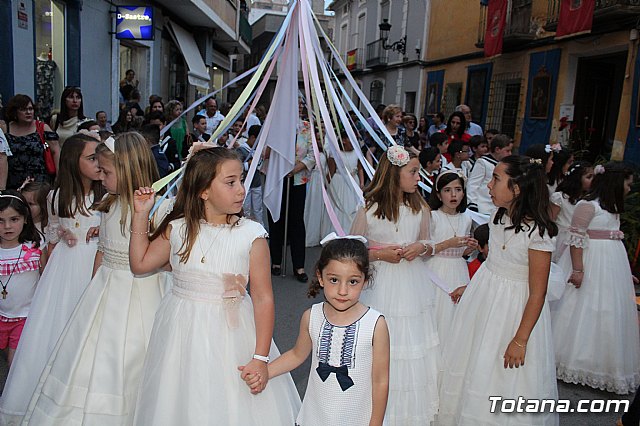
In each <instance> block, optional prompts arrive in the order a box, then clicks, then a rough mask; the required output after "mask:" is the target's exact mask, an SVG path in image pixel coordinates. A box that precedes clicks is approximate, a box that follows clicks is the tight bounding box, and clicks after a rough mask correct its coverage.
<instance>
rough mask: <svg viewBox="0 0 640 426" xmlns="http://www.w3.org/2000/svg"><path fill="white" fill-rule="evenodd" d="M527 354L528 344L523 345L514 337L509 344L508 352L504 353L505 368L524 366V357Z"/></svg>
mask: <svg viewBox="0 0 640 426" xmlns="http://www.w3.org/2000/svg"><path fill="white" fill-rule="evenodd" d="M526 353H527V345H526V343H522V342H519V341H517V340H516V338H515V337H514V338H513V339H511V342H509V346H507V350H506V351H505V352H504V356H503V358H504V368H507V367H509V368H513V367H515V368H518V367H520V366H521V365H524V357H525V355H526Z"/></svg>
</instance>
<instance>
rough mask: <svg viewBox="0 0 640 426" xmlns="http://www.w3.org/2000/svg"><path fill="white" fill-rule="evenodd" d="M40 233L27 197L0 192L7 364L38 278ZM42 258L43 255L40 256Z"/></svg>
mask: <svg viewBox="0 0 640 426" xmlns="http://www.w3.org/2000/svg"><path fill="white" fill-rule="evenodd" d="M41 239H42V234H41V233H40V231H38V229H37V228H36V226H35V224H34V223H33V218H32V217H31V211H30V210H29V205H28V204H27V200H25V198H24V197H23V196H22V195H21V194H20V193H19V192H17V191H13V190H6V191H2V192H1V193H0V285H1V286H2V290H1V291H0V349H2V350H3V351H4V350H5V349H6V350H7V363H8V364H9V368H11V363H12V362H13V357H14V355H15V353H16V348H17V347H18V341H19V340H20V336H21V334H22V329H23V328H24V325H25V322H26V320H27V316H28V315H29V310H30V307H31V300H32V299H33V295H34V293H35V290H36V285H37V284H38V279H39V278H40V262H41V257H43V256H41V255H42V251H41V248H40V243H41ZM42 260H44V259H42Z"/></svg>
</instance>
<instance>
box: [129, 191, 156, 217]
mask: <svg viewBox="0 0 640 426" xmlns="http://www.w3.org/2000/svg"><path fill="white" fill-rule="evenodd" d="M154 195H155V191H154V190H153V189H152V188H149V187H146V186H145V187H141V188H140V189H136V190H135V192H134V193H133V209H134V212H135V213H149V212H150V211H151V209H152V208H153V205H154V204H155V198H154Z"/></svg>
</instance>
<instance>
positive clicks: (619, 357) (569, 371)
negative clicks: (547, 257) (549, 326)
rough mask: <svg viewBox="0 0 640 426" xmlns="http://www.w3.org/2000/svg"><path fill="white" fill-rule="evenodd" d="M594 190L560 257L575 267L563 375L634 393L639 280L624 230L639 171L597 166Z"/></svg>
mask: <svg viewBox="0 0 640 426" xmlns="http://www.w3.org/2000/svg"><path fill="white" fill-rule="evenodd" d="M593 172H594V174H595V177H594V178H593V182H592V185H591V190H590V191H589V193H588V194H587V195H586V196H585V197H584V198H583V200H581V201H579V202H578V203H577V204H576V207H575V210H574V213H573V218H572V220H571V226H570V228H569V237H568V244H569V246H570V247H569V250H565V253H564V254H563V256H562V258H561V259H560V264H561V265H567V267H566V269H568V270H571V271H572V272H571V276H570V277H569V283H570V284H573V286H567V289H566V290H565V292H564V295H563V297H562V299H560V301H559V302H558V304H557V306H556V307H554V311H553V314H554V316H553V339H554V343H555V348H556V350H555V355H556V365H557V374H558V378H559V379H560V380H562V381H565V382H568V383H578V384H582V385H586V386H590V387H593V388H596V389H602V390H606V391H608V392H615V393H617V394H623V395H624V394H628V393H631V392H634V391H635V390H636V388H637V387H638V385H639V384H640V339H639V331H638V312H637V308H636V300H635V291H634V285H633V284H634V281H636V279H635V277H632V275H631V268H630V267H629V261H628V257H627V252H626V250H625V247H624V244H623V243H622V239H623V238H624V234H623V233H622V232H621V231H620V213H623V212H624V198H625V196H626V195H627V194H629V192H630V190H631V184H632V182H633V170H632V169H630V168H629V167H627V166H625V165H624V164H622V163H618V162H610V163H607V164H605V165H597V166H595V167H594V169H593Z"/></svg>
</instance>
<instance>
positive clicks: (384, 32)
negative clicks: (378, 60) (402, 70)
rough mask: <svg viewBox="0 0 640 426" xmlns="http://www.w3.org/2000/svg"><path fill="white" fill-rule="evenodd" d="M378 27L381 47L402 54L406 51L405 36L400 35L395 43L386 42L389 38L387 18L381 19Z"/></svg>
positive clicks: (389, 25)
mask: <svg viewBox="0 0 640 426" xmlns="http://www.w3.org/2000/svg"><path fill="white" fill-rule="evenodd" d="M378 28H380V40H382V48H383V49H384V50H395V51H396V52H398V53H402V55H403V56H404V54H405V53H406V52H407V36H404V37H402V38H401V39H400V40H398V41H396V42H395V43H391V44H387V40H388V39H389V31H391V24H390V23H389V20H388V19H383V20H382V23H381V24H380V25H378Z"/></svg>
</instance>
